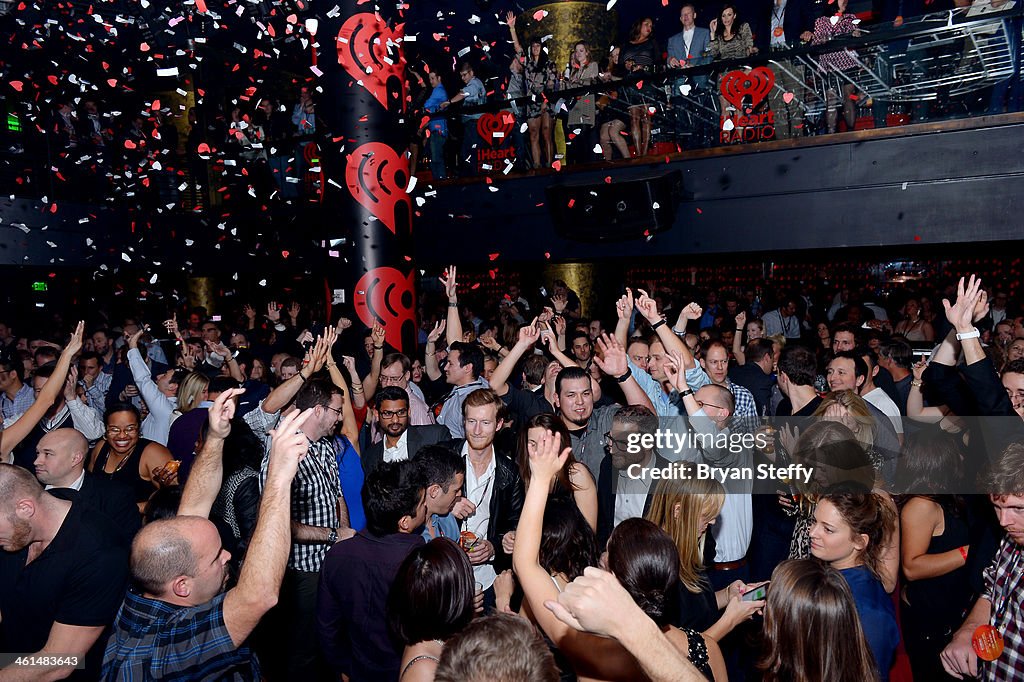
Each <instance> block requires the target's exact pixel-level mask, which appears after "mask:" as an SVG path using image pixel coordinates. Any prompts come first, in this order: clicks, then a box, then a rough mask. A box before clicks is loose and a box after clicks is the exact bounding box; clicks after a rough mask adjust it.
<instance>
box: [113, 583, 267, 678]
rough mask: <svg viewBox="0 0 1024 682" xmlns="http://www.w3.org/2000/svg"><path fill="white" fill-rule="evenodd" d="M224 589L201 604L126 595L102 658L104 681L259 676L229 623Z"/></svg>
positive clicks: (131, 593) (129, 593) (252, 657)
mask: <svg viewBox="0 0 1024 682" xmlns="http://www.w3.org/2000/svg"><path fill="white" fill-rule="evenodd" d="M224 596H225V595H224V594H220V595H217V596H216V597H214V599H213V601H210V602H207V603H206V604H201V605H199V606H191V607H187V606H175V605H173V604H168V603H166V602H162V601H158V600H156V599H147V598H146V597H143V596H141V595H138V594H135V593H133V592H130V591H129V592H128V594H127V595H126V596H125V599H124V603H123V604H122V605H121V610H120V611H118V613H117V618H116V619H115V620H114V630H113V633H112V634H111V636H110V641H109V642H108V643H107V650H106V654H105V655H104V657H103V672H102V674H101V679H102V680H104V682H114V681H115V680H117V681H120V682H135V681H136V680H139V681H141V680H154V679H155V680H164V681H165V682H173V681H175V680H180V681H181V682H185V681H186V680H187V681H188V682H200V681H202V680H210V681H211V682H212V681H213V680H233V681H234V682H248V681H249V680H259V679H260V669H259V664H258V663H257V661H256V658H255V656H253V654H252V652H251V651H250V650H249V648H248V647H245V646H243V647H238V648H236V647H235V645H234V643H233V642H232V641H231V635H230V634H229V633H228V628H227V625H226V624H225V623H224Z"/></svg>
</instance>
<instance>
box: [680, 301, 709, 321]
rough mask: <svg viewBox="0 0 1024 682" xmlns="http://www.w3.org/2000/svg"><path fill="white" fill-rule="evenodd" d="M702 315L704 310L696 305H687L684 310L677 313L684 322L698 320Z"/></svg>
mask: <svg viewBox="0 0 1024 682" xmlns="http://www.w3.org/2000/svg"><path fill="white" fill-rule="evenodd" d="M703 314H704V309H703V308H701V307H700V306H699V305H697V304H696V303H689V304H687V305H686V307H685V308H683V309H682V310H680V311H679V316H680V317H681V318H683V319H684V320H686V321H690V320H699V319H700V318H701V315H703Z"/></svg>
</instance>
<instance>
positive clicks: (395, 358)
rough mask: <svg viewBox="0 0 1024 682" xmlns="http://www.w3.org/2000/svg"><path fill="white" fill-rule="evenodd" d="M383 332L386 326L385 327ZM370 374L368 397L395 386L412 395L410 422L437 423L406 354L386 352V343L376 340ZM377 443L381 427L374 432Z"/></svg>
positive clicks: (367, 382) (413, 423)
mask: <svg viewBox="0 0 1024 682" xmlns="http://www.w3.org/2000/svg"><path fill="white" fill-rule="evenodd" d="M381 331H383V329H382V330H381ZM370 366H371V369H370V375H369V376H368V377H366V381H365V383H364V387H365V389H366V395H367V399H369V398H370V397H372V396H374V395H375V394H376V392H377V390H378V389H380V388H386V387H388V386H393V387H397V388H401V389H405V391H406V392H407V393H408V394H409V423H410V424H411V425H413V426H420V425H423V424H433V423H434V414H433V412H431V411H430V406H429V405H427V399H426V396H424V395H423V391H422V390H421V389H420V387H419V386H417V385H416V383H415V382H413V381H410V379H411V378H412V361H411V360H409V356H408V355H406V354H405V353H388V354H387V355H385V354H384V348H383V345H381V346H378V345H377V344H376V343H374V346H373V358H372V360H371V362H370ZM372 435H373V442H375V443H376V442H378V441H380V439H381V438H382V435H381V433H380V431H379V430H377V429H374V431H373V434H372Z"/></svg>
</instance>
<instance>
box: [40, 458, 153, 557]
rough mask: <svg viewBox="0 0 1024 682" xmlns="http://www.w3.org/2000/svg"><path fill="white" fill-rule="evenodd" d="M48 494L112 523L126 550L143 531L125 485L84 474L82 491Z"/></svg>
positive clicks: (51, 491)
mask: <svg viewBox="0 0 1024 682" xmlns="http://www.w3.org/2000/svg"><path fill="white" fill-rule="evenodd" d="M50 493H51V494H52V495H53V496H54V497H59V498H61V499H62V500H69V501H71V502H77V503H81V504H84V505H87V506H89V507H92V508H93V509H95V510H96V511H98V512H101V513H103V514H104V515H105V516H106V517H107V518H109V519H110V520H111V521H113V522H114V524H115V525H116V526H117V529H118V530H119V531H120V532H121V539H122V540H124V543H125V546H130V545H131V542H132V539H133V538H134V537H135V534H136V533H137V532H139V529H140V528H141V527H142V515H141V514H140V513H139V506H138V505H137V504H136V503H135V492H134V491H133V490H132V489H131V487H130V486H128V485H127V484H125V483H122V482H121V481H114V480H111V479H109V478H103V477H101V476H95V475H93V474H90V473H89V472H88V471H87V472H85V480H84V481H82V489H81V490H74V489H73V488H52V489H50Z"/></svg>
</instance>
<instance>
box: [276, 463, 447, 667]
mask: <svg viewBox="0 0 1024 682" xmlns="http://www.w3.org/2000/svg"><path fill="white" fill-rule="evenodd" d="M424 497H425V493H424V484H423V478H422V472H421V471H420V468H419V467H418V466H417V465H416V464H415V463H413V462H409V461H406V462H382V463H381V464H378V465H377V467H376V468H375V469H374V470H373V472H372V473H371V474H370V475H369V476H367V477H366V483H365V484H364V486H363V507H364V509H365V510H366V530H363V531H359V532H358V533H356V534H355V536H354V537H352V538H351V539H349V540H346V541H345V542H340V543H338V544H336V545H335V546H334V547H333V548H331V550H330V551H329V552H328V553H327V557H326V558H325V559H324V564H323V570H322V571H321V573H320V590H319V595H318V597H317V605H316V624H317V635H318V636H319V640H320V646H321V648H322V650H323V652H324V655H325V656H326V658H327V661H328V663H329V664H330V666H331V668H332V670H333V671H334V673H335V674H336V675H345V676H347V679H349V680H351V682H376V681H377V680H396V679H398V673H399V665H400V663H401V661H402V651H401V649H399V648H396V646H395V644H394V642H393V641H392V640H391V638H390V636H389V634H388V629H387V620H388V619H387V597H388V592H389V591H390V589H391V583H393V582H394V580H395V576H396V575H397V574H398V567H399V566H400V565H401V563H402V561H404V560H405V557H406V556H408V554H409V552H411V551H412V550H413V549H415V548H416V547H417V546H418V545H422V544H423V537H422V536H421V535H420V534H419V533H417V532H416V531H418V530H419V528H420V527H421V526H422V525H423V523H424V521H425V520H426V517H427V511H426V504H425V502H424ZM294 679H298V678H294ZM307 679H308V678H307Z"/></svg>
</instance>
